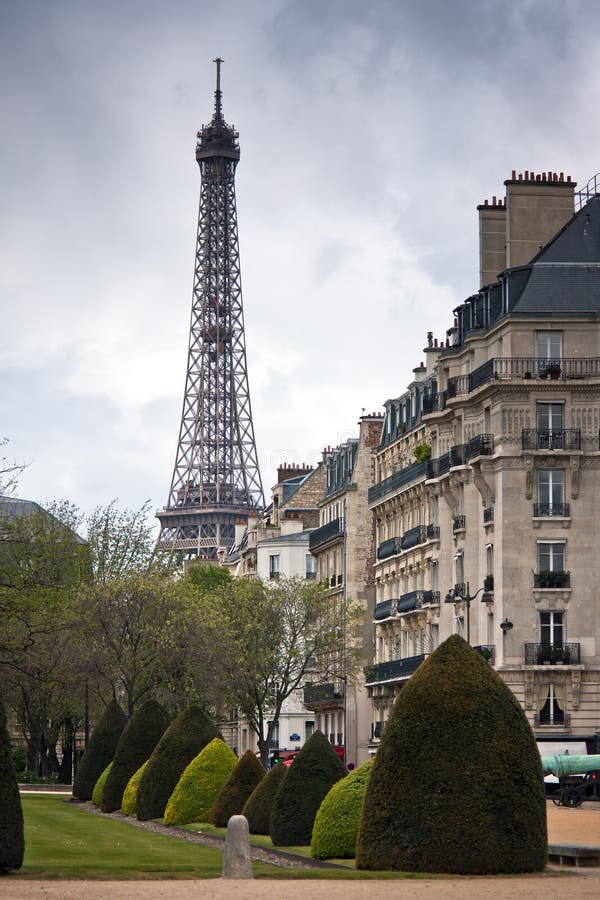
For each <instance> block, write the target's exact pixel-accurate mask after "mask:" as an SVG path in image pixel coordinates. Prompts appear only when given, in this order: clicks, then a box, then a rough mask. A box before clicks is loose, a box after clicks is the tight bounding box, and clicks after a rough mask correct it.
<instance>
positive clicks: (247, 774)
mask: <svg viewBox="0 0 600 900" xmlns="http://www.w3.org/2000/svg"><path fill="white" fill-rule="evenodd" d="M265 774H266V773H265V770H264V767H263V764H262V763H261V761H260V760H259V759H257V758H256V755H255V754H254V753H253V752H252V750H246V752H245V753H244V755H243V756H242V757H241V758H240V759H239V760H238V763H237V765H236V767H235V769H234V770H233V772H232V773H231V775H230V776H229V778H228V779H227V781H226V782H225V784H224V785H223V788H222V790H221V792H220V794H219V796H218V797H217V798H216V800H215V801H214V803H213V805H212V807H211V809H210V812H209V814H208V821H209V822H212V824H213V825H216V826H217V827H219V828H225V827H226V826H227V823H228V822H229V819H230V818H231V816H237V815H239V814H240V813H241V811H242V809H243V808H244V803H245V802H246V800H247V799H248V797H249V796H250V794H251V793H252V791H253V790H254V788H255V787H256V786H257V784H259V783H260V782H261V781H262V780H263V778H264V777H265Z"/></svg>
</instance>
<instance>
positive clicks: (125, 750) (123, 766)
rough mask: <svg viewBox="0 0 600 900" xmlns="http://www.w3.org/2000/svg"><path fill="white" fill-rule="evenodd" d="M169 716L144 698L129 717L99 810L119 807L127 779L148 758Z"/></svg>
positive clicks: (165, 726) (167, 724)
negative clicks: (144, 700) (143, 701)
mask: <svg viewBox="0 0 600 900" xmlns="http://www.w3.org/2000/svg"><path fill="white" fill-rule="evenodd" d="M169 722H170V720H169V715H168V713H167V711H166V710H165V709H164V707H162V706H161V705H160V703H157V702H156V700H147V701H146V702H145V703H143V704H142V705H141V706H140V708H139V709H138V710H137V712H136V713H134V715H133V716H132V717H131V719H130V720H129V722H128V723H127V725H126V726H125V728H124V729H123V731H122V732H121V737H120V738H119V743H118V744H117V749H116V750H115V758H114V760H113V765H112V768H111V770H110V773H109V775H108V778H107V779H106V782H105V784H104V791H103V792H102V804H101V806H102V812H113V810H115V809H120V807H121V800H122V799H123V791H124V790H125V788H126V787H127V782H128V781H129V779H130V778H131V776H132V775H133V773H134V772H136V771H137V770H138V769H139V767H140V766H141V765H142V763H143V762H144V761H145V760H147V759H148V757H149V756H150V754H151V753H152V751H153V750H154V748H155V747H156V745H157V743H158V741H159V740H160V738H161V736H162V735H163V734H164V732H165V731H166V729H167V728H168V727H169Z"/></svg>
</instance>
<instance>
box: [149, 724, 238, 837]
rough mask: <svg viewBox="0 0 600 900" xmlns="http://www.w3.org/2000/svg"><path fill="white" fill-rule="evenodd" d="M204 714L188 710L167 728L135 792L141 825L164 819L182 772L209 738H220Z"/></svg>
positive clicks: (213, 725)
mask: <svg viewBox="0 0 600 900" xmlns="http://www.w3.org/2000/svg"><path fill="white" fill-rule="evenodd" d="M220 736H221V735H220V734H219V732H218V731H217V728H216V726H215V724H214V723H213V721H212V720H211V719H210V717H209V716H208V715H207V713H206V712H205V710H203V709H201V708H200V707H194V706H192V707H189V708H188V709H186V710H184V711H183V712H182V713H180V714H179V716H177V718H176V719H175V721H174V722H172V723H171V725H169V727H168V728H167V730H166V731H165V733H164V734H163V736H162V737H161V739H160V741H159V742H158V744H157V745H156V747H155V748H154V750H153V752H152V756H151V757H150V759H149V760H148V762H147V763H146V765H145V769H144V772H143V775H142V777H141V779H140V782H139V785H138V790H137V800H136V804H137V817H138V819H140V820H141V821H145V820H146V819H157V818H159V817H160V816H162V815H164V812H165V808H166V805H167V803H168V802H169V797H170V796H171V794H172V793H173V790H174V789H175V785H176V784H177V782H178V781H179V779H180V778H181V775H182V774H183V771H184V769H185V768H186V766H187V765H188V763H190V762H191V761H192V760H193V759H194V757H195V756H197V755H198V754H199V753H200V751H201V750H202V749H203V748H204V747H206V745H207V744H208V743H209V742H210V741H212V740H213V738H216V737H220Z"/></svg>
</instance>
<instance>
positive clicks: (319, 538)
mask: <svg viewBox="0 0 600 900" xmlns="http://www.w3.org/2000/svg"><path fill="white" fill-rule="evenodd" d="M343 534H344V526H343V520H342V519H341V518H338V519H333V520H332V521H331V522H327V523H326V524H325V525H321V527H320V528H316V529H315V530H314V531H312V532H311V533H310V535H309V538H308V549H309V550H310V552H311V553H312V552H313V551H314V550H316V549H317V548H318V547H322V546H323V545H324V544H327V543H328V542H329V541H332V540H334V539H335V538H337V537H341V536H342V535H343Z"/></svg>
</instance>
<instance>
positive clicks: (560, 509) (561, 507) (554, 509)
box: [533, 503, 571, 518]
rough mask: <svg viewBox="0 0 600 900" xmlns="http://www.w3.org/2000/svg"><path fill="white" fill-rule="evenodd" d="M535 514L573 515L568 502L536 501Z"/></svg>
mask: <svg viewBox="0 0 600 900" xmlns="http://www.w3.org/2000/svg"><path fill="white" fill-rule="evenodd" d="M533 515H534V516H535V517H536V518H542V517H545V516H562V517H563V518H568V517H569V516H570V515H571V512H570V507H569V504H568V503H534V504H533Z"/></svg>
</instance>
